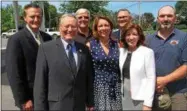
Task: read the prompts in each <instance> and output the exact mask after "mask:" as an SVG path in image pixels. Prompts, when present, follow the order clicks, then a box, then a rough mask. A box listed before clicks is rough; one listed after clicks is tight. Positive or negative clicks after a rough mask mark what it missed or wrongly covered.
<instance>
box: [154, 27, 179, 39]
mask: <svg viewBox="0 0 187 111" xmlns="http://www.w3.org/2000/svg"><path fill="white" fill-rule="evenodd" d="M175 33H176V28H174V29H173V31H172V32H171V34H170V35H169V37H168V38H170V37H172V36H173V35H175ZM154 37H158V38H161V37H160V36H159V35H158V30H157V31H156V32H155V33H154ZM168 38H167V39H168Z"/></svg>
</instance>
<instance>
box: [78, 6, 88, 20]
mask: <svg viewBox="0 0 187 111" xmlns="http://www.w3.org/2000/svg"><path fill="white" fill-rule="evenodd" d="M80 13H87V14H88V16H89V18H90V11H89V10H88V9H85V8H80V9H78V10H77V11H76V12H75V16H77V15H79V14H80Z"/></svg>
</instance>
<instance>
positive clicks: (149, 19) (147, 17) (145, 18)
mask: <svg viewBox="0 0 187 111" xmlns="http://www.w3.org/2000/svg"><path fill="white" fill-rule="evenodd" d="M154 19H155V18H154V16H153V14H152V13H144V14H143V15H142V17H141V26H142V28H143V29H144V30H146V29H148V28H152V26H151V24H152V23H153V22H154Z"/></svg>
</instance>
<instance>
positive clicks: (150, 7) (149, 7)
mask: <svg viewBox="0 0 187 111" xmlns="http://www.w3.org/2000/svg"><path fill="white" fill-rule="evenodd" d="M28 1H29V0H27V1H19V2H18V4H19V5H22V6H24V5H25V4H28V3H29V2H28ZM48 1H49V0H48ZM61 1H63V0H61ZM136 1H137V0H136ZM1 3H2V6H6V5H7V4H12V1H8V2H7V0H6V1H5V0H2V2H1ZM49 3H50V4H53V5H55V6H56V8H57V9H58V8H59V6H60V3H61V2H60V1H57V0H56V1H53V0H50V2H49ZM175 4H176V1H159V2H156V1H145V0H144V1H141V2H140V14H143V13H145V12H150V13H153V15H154V17H155V18H156V17H157V12H158V10H159V8H161V7H162V6H164V5H171V6H175ZM106 8H107V9H109V10H112V11H117V10H119V9H121V8H127V9H128V10H129V11H130V12H131V13H135V14H139V10H138V2H132V0H131V2H128V1H127V0H126V1H118V2H116V1H115V2H114V1H112V2H109V4H108V6H107V7H106Z"/></svg>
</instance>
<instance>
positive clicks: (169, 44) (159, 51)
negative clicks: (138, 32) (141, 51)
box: [146, 29, 187, 92]
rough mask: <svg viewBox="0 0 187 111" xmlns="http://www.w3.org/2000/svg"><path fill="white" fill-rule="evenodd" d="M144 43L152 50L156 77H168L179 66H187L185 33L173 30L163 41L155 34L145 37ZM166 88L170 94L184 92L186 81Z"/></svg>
mask: <svg viewBox="0 0 187 111" xmlns="http://www.w3.org/2000/svg"><path fill="white" fill-rule="evenodd" d="M146 43H147V45H148V47H150V48H151V49H153V50H154V54H155V63H156V75H157V76H165V75H168V74H170V73H171V72H173V71H174V70H176V69H177V68H179V67H180V66H181V65H183V64H185V65H187V33H184V32H182V31H180V30H178V29H174V30H173V32H172V33H171V35H170V36H169V37H168V38H167V39H166V40H164V39H162V38H161V37H159V36H158V35H157V32H156V33H155V34H153V35H149V36H147V37H146ZM168 87H169V90H170V91H171V92H178V91H179V92H185V91H187V79H186V78H184V79H181V80H178V81H176V82H172V83H169V84H168Z"/></svg>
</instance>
